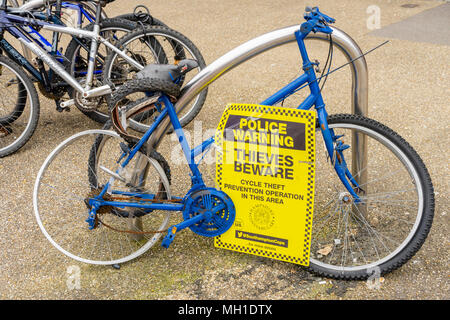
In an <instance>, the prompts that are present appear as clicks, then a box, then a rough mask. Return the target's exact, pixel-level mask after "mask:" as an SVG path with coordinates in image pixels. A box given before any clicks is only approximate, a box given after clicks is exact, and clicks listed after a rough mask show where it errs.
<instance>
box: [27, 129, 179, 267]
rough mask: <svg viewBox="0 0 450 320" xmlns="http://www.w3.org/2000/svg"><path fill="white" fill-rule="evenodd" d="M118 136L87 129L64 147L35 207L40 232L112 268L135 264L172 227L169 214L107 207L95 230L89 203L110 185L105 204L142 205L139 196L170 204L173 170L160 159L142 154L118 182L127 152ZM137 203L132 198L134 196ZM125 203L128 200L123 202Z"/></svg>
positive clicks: (52, 158)
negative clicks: (121, 161)
mask: <svg viewBox="0 0 450 320" xmlns="http://www.w3.org/2000/svg"><path fill="white" fill-rule="evenodd" d="M120 143H123V140H122V139H121V138H120V137H119V135H118V134H116V133H115V132H113V131H107V130H88V131H84V132H81V133H78V134H76V135H74V136H72V137H70V138H68V139H67V140H65V141H64V142H63V143H61V144H60V145H59V146H58V147H57V148H56V149H55V150H54V151H53V152H52V153H51V154H50V155H49V156H48V157H47V159H46V160H45V162H44V164H43V165H42V167H41V169H40V171H39V173H38V176H37V179H36V183H35V187H34V193H33V206H34V212H35V216H36V219H37V222H38V225H39V227H40V229H41V231H42V232H43V233H44V235H45V237H46V238H47V239H48V240H49V241H50V243H51V244H52V245H53V246H54V247H56V248H57V249H58V250H59V251H61V252H62V253H64V254H65V255H67V256H69V257H71V258H73V259H75V260H77V261H80V262H84V263H90V264H97V265H111V264H116V263H123V262H126V261H129V260H131V259H134V258H136V257H138V256H140V255H141V254H143V253H144V252H146V251H147V250H148V249H149V248H151V247H152V246H153V245H154V244H155V243H156V242H157V240H158V239H159V238H160V237H161V235H162V232H165V229H166V228H167V226H168V223H169V213H168V212H167V211H159V210H153V211H151V212H149V210H147V211H144V210H140V209H138V208H129V207H122V208H118V207H111V206H103V207H101V208H100V209H98V211H97V218H98V221H96V227H95V228H94V229H92V230H90V229H89V225H88V223H87V222H86V219H87V218H88V214H89V212H90V209H91V207H90V205H89V199H92V198H94V197H97V196H99V194H100V192H101V190H102V189H103V187H104V186H105V185H106V183H108V182H109V184H110V188H109V189H108V192H110V193H107V194H105V195H104V197H108V198H107V199H105V200H111V201H113V200H115V199H114V197H118V198H119V199H120V200H117V201H127V200H129V201H137V200H135V198H136V197H139V195H147V194H148V195H152V196H153V199H161V200H163V199H170V198H171V196H170V186H169V183H170V182H169V177H168V176H167V174H168V173H169V172H170V170H169V169H168V167H167V162H166V161H165V160H164V159H163V158H162V157H161V156H159V155H153V154H151V155H149V156H147V155H144V154H141V153H138V154H137V155H136V156H135V157H134V158H133V160H131V161H130V162H129V163H128V165H127V167H126V169H125V170H122V171H121V176H122V177H125V178H126V179H127V182H123V181H120V180H118V179H113V178H112V177H113V176H112V175H111V174H110V172H116V170H117V169H118V164H117V160H118V158H119V157H120V156H121V154H122V153H123V151H122V149H121V146H120ZM131 193H132V194H133V195H134V198H132V197H129V198H127V196H129V195H130V194H131ZM122 199H125V200H122Z"/></svg>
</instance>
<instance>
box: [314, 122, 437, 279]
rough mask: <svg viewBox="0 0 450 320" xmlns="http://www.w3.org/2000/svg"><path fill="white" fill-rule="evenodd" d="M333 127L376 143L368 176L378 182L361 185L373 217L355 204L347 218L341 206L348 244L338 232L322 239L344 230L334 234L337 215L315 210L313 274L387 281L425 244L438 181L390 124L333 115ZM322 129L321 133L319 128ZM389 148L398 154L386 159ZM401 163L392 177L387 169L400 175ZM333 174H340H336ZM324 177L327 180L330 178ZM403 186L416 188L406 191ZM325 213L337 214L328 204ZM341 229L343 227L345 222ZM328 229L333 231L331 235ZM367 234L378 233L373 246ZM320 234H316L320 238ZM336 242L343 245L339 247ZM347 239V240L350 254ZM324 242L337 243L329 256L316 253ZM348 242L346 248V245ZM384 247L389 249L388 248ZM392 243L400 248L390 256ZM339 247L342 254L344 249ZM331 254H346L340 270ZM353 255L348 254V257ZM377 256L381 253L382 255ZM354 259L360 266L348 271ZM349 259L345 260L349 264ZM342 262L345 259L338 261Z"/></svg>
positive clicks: (337, 208) (337, 211) (370, 159)
mask: <svg viewBox="0 0 450 320" xmlns="http://www.w3.org/2000/svg"><path fill="white" fill-rule="evenodd" d="M328 124H329V126H330V128H333V130H335V131H336V130H338V131H340V130H342V131H344V129H345V130H347V129H348V130H352V132H357V133H358V134H361V135H362V134H366V135H367V137H368V139H369V138H370V141H369V143H368V144H367V145H368V146H369V149H368V150H367V154H368V155H369V159H368V162H369V165H368V174H369V175H370V174H372V176H373V177H375V178H372V179H369V181H367V182H366V183H365V184H364V185H361V187H362V188H363V189H365V192H364V193H363V197H362V198H361V199H363V200H362V201H363V205H365V206H366V209H367V210H369V209H370V210H371V212H370V213H369V212H367V213H366V214H367V215H363V214H362V213H361V212H362V211H360V210H359V209H358V207H357V205H355V204H354V203H353V204H351V208H349V209H347V213H345V212H344V211H343V210H342V208H343V206H341V207H340V208H339V205H338V204H339V202H336V203H337V204H336V205H335V206H334V208H335V213H338V215H337V216H338V218H336V219H339V221H341V222H340V223H341V227H342V229H344V220H345V217H346V216H347V221H346V223H345V237H346V239H345V238H344V241H342V239H340V238H342V236H339V235H338V232H336V233H335V232H333V234H332V235H331V236H330V237H329V239H328V238H327V240H322V239H325V237H327V236H328V235H327V233H328V234H330V233H332V232H331V230H335V229H336V230H338V231H339V230H340V227H334V229H333V227H331V224H332V222H328V221H329V220H331V217H332V216H333V215H332V214H329V215H328V216H327V215H325V214H324V215H322V213H321V211H317V213H316V209H319V208H316V205H315V209H314V210H315V212H314V218H313V226H312V232H313V236H312V246H311V255H312V256H311V259H310V266H309V268H308V270H309V271H311V272H313V273H315V274H318V275H319V276H323V277H328V278H334V279H344V280H363V279H373V277H375V276H381V275H384V274H386V273H389V272H392V271H393V270H395V269H397V268H399V267H400V266H402V265H403V264H405V263H406V262H407V261H408V260H410V259H411V257H412V256H413V255H414V254H415V253H416V252H417V251H418V250H419V249H420V248H421V246H422V245H423V243H424V242H425V239H426V237H427V235H428V233H429V231H430V228H431V225H432V221H433V216H434V191H433V185H432V181H431V178H430V175H429V173H428V171H427V169H426V167H425V164H424V163H423V161H422V159H421V158H420V156H419V155H418V154H417V152H416V151H415V150H414V149H413V147H411V145H409V144H408V143H407V142H406V141H405V140H404V139H403V138H402V137H401V136H400V135H399V134H397V133H396V132H394V131H393V130H391V129H389V128H388V127H386V126H385V125H383V124H381V123H379V122H377V121H375V120H372V119H369V118H365V117H362V116H359V115H347V114H337V115H332V116H329V118H328ZM317 130H319V128H318V127H317ZM358 134H356V135H355V137H357V138H356V139H360V137H361V136H359V135H358ZM360 141H361V140H360ZM374 141H375V142H379V143H380V147H381V148H378V144H377V143H374ZM383 146H384V147H386V149H387V150H389V152H392V154H393V155H392V156H389V157H387V158H386V159H383V160H381V159H382V156H383V154H384V151H382V150H383V149H382V148H383ZM350 150H351V149H350ZM317 151H318V150H316V152H317ZM349 152H351V151H347V153H346V154H349ZM388 154H390V153H388ZM325 158H326V157H325V156H324V157H322V160H323V161H322V162H325V161H327V160H325ZM397 162H398V167H399V168H400V169H398V170H395V171H394V173H392V172H391V173H386V171H387V170H394V168H395V165H396V163H397ZM316 164H319V159H316ZM324 166H327V164H324ZM377 166H380V171H377ZM402 166H404V168H405V169H406V171H405V174H404V177H403V176H399V174H400V173H401V172H403V170H401V168H402ZM328 167H329V168H331V165H329V164H328ZM366 168H367V167H365V168H358V169H359V171H358V172H360V173H362V172H363V171H364V170H366ZM330 171H334V169H331V170H330ZM317 174H320V172H319V170H318V169H316V188H317V183H318V182H319V181H320V180H321V179H320V177H317ZM334 175H335V173H334ZM394 176H395V180H393V181H387V180H386V179H391V178H393V177H394ZM323 177H324V178H325V176H323ZM384 180H386V182H384ZM321 183H323V185H328V181H327V182H323V179H322V182H321ZM389 187H392V188H394V189H397V188H399V190H394V191H387V190H388V189H387V188H389ZM402 187H405V188H412V189H404V190H403V189H402ZM335 188H336V187H335ZM342 188H343V187H342ZM343 189H344V188H343ZM324 190H325V188H324ZM326 190H333V188H331V187H330V188H329V189H326ZM379 190H381V192H378V191H379ZM336 191H337V192H336V193H335V194H334V195H333V196H331V198H332V199H333V197H336V196H339V197H340V196H341V194H342V193H339V192H340V191H339V190H336ZM371 192H374V193H371ZM318 193H320V190H316V197H317V196H320V194H318ZM331 194H332V192H331ZM414 194H416V195H417V201H416V200H414V199H413V200H410V199H409V198H408V197H413V196H414ZM327 200H328V199H327ZM315 202H316V204H318V203H319V202H320V200H319V199H316V201H315ZM416 202H417V203H416ZM321 203H325V201H322V202H321ZM323 208H324V209H326V210H328V211H329V210H331V209H328V208H332V206H331V205H330V204H328V207H326V206H323ZM416 209H417V216H416V217H415V218H414V217H413V215H412V214H411V212H409V211H412V213H413V214H414V212H415V210H416ZM388 210H389V211H388ZM324 212H325V211H324ZM335 216H336V215H335ZM325 218H326V219H325ZM341 218H342V220H341ZM315 219H318V221H315ZM353 221H356V223H354V226H355V227H354V228H355V229H353V230H351V228H352V226H351V223H353ZM325 223H326V224H325ZM322 225H323V226H324V227H323V229H318V226H322ZM337 225H338V226H339V222H338V224H337ZM405 225H406V227H405ZM410 225H412V227H411V230H409V231H408V228H409V227H408V226H410ZM326 226H328V227H326ZM315 227H316V228H315ZM327 228H328V230H329V231H328V232H325V230H326V229H327ZM377 228H378V229H377ZM381 228H385V229H386V231H384V229H383V233H382V232H381V231H380V230H381ZM364 229H365V230H364ZM355 230H356V231H355ZM343 231H344V230H343ZM364 231H366V233H367V235H366V237H367V236H371V234H373V237H372V239H367V241H368V243H369V244H368V245H366V244H363V243H362V241H363V240H364V239H365V238H364V235H363V232H364ZM407 232H408V233H407ZM402 233H405V234H406V233H407V235H406V237H405V238H404V239H403V236H402V235H400V234H402ZM314 235H316V239H315V236H314ZM333 236H334V237H335V238H334V239H333V238H332V237H333ZM352 237H353V238H352ZM395 237H399V238H400V239H399V240H397V238H395ZM319 238H320V240H319ZM356 239H360V240H361V241H360V242H359V243H358V242H357V240H356ZM394 239H395V240H394ZM336 240H339V242H337V241H336ZM345 240H346V241H347V249H346V246H345ZM369 240H371V242H372V243H370V242H369ZM333 241H334V243H333ZM377 241H378V242H380V247H381V248H380V247H378V248H377V246H376V243H377ZM400 241H401V242H400ZM320 242H322V244H323V243H331V245H330V246H329V247H328V249H327V250H325V251H317V252H316V250H317V249H318V248H320V247H319V245H318V243H320ZM343 242H344V244H342V243H343ZM352 243H353V246H352ZM355 243H356V245H355ZM381 243H382V244H383V245H384V246H385V247H386V248H382V246H381ZM391 243H395V246H397V244H398V243H400V244H399V245H398V247H395V248H394V249H392V251H389V250H387V249H390V248H388V247H390V246H391ZM392 246H394V245H392ZM339 247H340V248H341V249H338V248H339ZM342 247H343V249H342ZM372 247H373V248H372ZM357 248H359V250H360V251H361V254H358V250H356V249H357ZM361 248H363V249H365V248H369V249H370V250H371V255H372V256H376V257H377V258H376V259H378V260H375V261H372V262H370V261H369V260H368V259H369V258H370V257H371V255H369V254H366V255H365V256H364V254H362V250H361ZM330 249H331V250H336V251H335V253H338V254H340V255H341V257H340V258H341V259H340V261H341V265H340V266H338V265H333V264H331V263H330V262H328V263H326V259H327V256H329V261H335V260H333V257H332V256H330V254H331V252H332V251H329V250H330ZM339 250H340V251H339ZM347 250H348V254H347V253H345V252H346V251H347ZM385 250H387V251H389V252H387V253H386V256H381V254H383V252H384V251H385ZM326 251H328V252H326ZM352 251H355V252H352ZM374 251H377V252H376V254H375V253H374ZM333 254H334V253H333ZM323 255H325V256H323ZM361 255H362V257H361ZM350 256H351V258H352V259H348V260H351V261H350V263H351V262H353V263H355V266H348V267H347V266H344V265H343V262H342V261H343V260H344V263H345V262H346V261H348V260H347V258H349V257H350ZM344 257H345V259H343V258H344ZM336 258H339V257H338V256H336ZM321 259H323V260H321ZM336 261H339V260H336ZM360 261H364V262H362V264H359V265H356V264H357V262H358V263H360ZM369 262H370V263H369ZM371 277H372V278H371Z"/></svg>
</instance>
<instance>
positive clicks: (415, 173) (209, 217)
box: [33, 8, 434, 279]
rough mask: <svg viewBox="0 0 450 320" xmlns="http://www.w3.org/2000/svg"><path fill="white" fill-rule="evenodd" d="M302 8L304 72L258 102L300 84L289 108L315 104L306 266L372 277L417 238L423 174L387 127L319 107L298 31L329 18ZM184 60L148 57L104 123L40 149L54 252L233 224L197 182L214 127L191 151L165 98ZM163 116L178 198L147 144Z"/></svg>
mask: <svg viewBox="0 0 450 320" xmlns="http://www.w3.org/2000/svg"><path fill="white" fill-rule="evenodd" d="M304 18H305V20H306V21H305V22H303V23H302V24H301V25H300V26H298V28H296V31H295V37H296V42H297V44H298V48H299V50H300V54H301V57H302V68H303V71H304V74H302V75H301V76H300V77H298V78H297V79H295V80H294V81H293V82H291V83H289V84H288V85H287V86H285V87H284V88H282V89H281V90H279V91H277V92H276V93H275V94H273V95H272V96H271V97H269V98H268V99H266V100H264V101H262V102H261V104H263V105H275V104H277V103H280V102H282V101H283V100H284V99H286V98H287V97H288V96H289V95H292V94H293V93H295V92H296V91H297V90H299V89H300V88H302V87H308V88H309V90H310V95H309V96H308V97H307V98H306V99H305V100H304V101H303V102H302V103H300V104H299V107H298V108H299V109H302V110H308V109H311V108H313V107H314V109H315V110H316V113H317V125H316V131H317V134H316V139H317V143H316V146H317V148H316V149H317V150H316V156H315V159H316V173H315V176H316V186H315V204H314V206H315V207H314V219H313V226H312V239H311V241H312V243H311V258H310V266H309V270H311V271H312V272H314V273H317V274H319V275H321V276H326V277H332V278H337V279H367V278H368V277H370V276H371V275H373V274H374V273H376V274H379V275H382V274H385V273H388V272H391V271H392V270H394V269H396V268H398V267H400V266H401V265H403V264H404V263H405V262H406V261H408V260H409V259H410V258H411V257H412V256H413V255H414V254H415V253H416V252H417V251H418V250H419V248H420V247H421V245H422V244H423V243H424V241H425V238H426V237H427V234H428V232H429V230H430V227H431V223H432V220H433V214H434V194H433V187H432V183H431V179H430V176H429V174H428V171H427V169H426V167H425V165H424V164H423V162H422V160H421V159H420V157H419V155H418V154H417V153H416V152H415V151H414V149H413V148H412V147H411V146H410V145H409V144H408V143H407V142H406V141H405V140H404V139H403V138H401V137H400V136H399V135H398V134H397V133H395V132H394V131H392V130H391V129H389V128H387V127H386V126H384V125H382V124H381V123H379V122H377V121H375V120H372V119H368V118H366V117H363V116H359V115H347V114H336V115H328V113H327V111H326V108H325V104H324V102H323V98H322V90H321V89H322V87H323V84H324V82H322V83H321V84H322V86H321V85H320V83H319V82H320V80H322V81H323V80H324V79H325V77H324V76H320V77H317V75H316V70H315V65H316V64H317V63H316V62H312V61H311V60H310V59H309V57H308V53H307V49H306V47H305V43H304V39H305V38H306V36H307V35H308V34H310V33H311V32H314V33H315V32H321V33H325V34H327V35H328V37H329V39H330V42H332V38H333V29H332V28H330V26H329V25H330V24H332V23H334V19H332V18H330V17H328V16H327V15H325V14H323V13H321V12H320V11H319V9H318V8H308V9H307V12H306V13H305V15H304ZM330 47H331V46H330ZM330 56H331V54H330ZM330 60H331V58H330ZM194 67H195V61H192V60H183V61H180V62H179V63H178V64H177V65H165V66H162V65H149V66H147V67H146V68H144V69H143V70H142V71H141V72H139V73H138V74H137V79H135V80H132V81H128V82H127V83H126V84H124V85H123V86H121V87H120V88H119V89H118V90H117V91H116V92H115V93H114V94H113V97H112V101H111V103H110V107H111V121H112V126H113V127H114V129H115V130H114V131H106V130H89V131H84V132H81V133H78V134H76V135H74V136H72V137H70V138H68V139H67V140H65V141H64V142H63V143H61V144H60V145H59V146H58V147H57V148H56V149H55V150H54V151H53V152H52V153H51V154H50V155H49V156H48V157H47V159H46V160H45V162H44V164H43V165H42V167H41V169H40V171H39V173H38V176H37V180H36V183H35V189H34V195H33V203H34V210H35V215H36V218H37V222H38V224H39V226H40V228H41V230H42V232H43V233H44V235H45V236H46V238H47V239H48V240H49V241H50V242H51V243H52V245H54V246H55V247H56V248H57V249H58V250H59V251H61V252H62V253H64V254H66V255H68V256H69V257H71V258H73V259H76V260H78V261H82V262H85V263H91V264H102V265H109V264H117V263H123V262H125V261H129V260H131V259H134V258H136V257H138V256H139V255H141V254H143V253H144V252H146V251H147V250H148V249H149V248H150V247H152V246H153V245H154V244H155V243H157V241H158V240H159V239H160V238H161V236H162V235H164V238H163V240H162V246H163V247H166V248H167V247H169V246H170V244H171V243H172V241H173V240H174V238H175V237H176V235H177V234H178V233H179V232H181V231H182V230H184V229H186V228H190V229H191V230H192V231H193V232H194V233H196V234H199V235H202V236H207V237H215V236H218V235H220V234H222V233H224V232H225V231H227V230H228V229H229V228H230V226H231V225H232V224H233V222H234V218H235V215H236V212H235V208H234V205H233V202H232V200H231V199H230V197H228V196H227V194H226V193H225V192H223V191H221V190H218V189H216V188H214V187H213V185H210V184H207V183H206V182H205V177H204V175H202V173H203V171H201V170H200V164H199V161H198V158H201V159H202V158H203V156H204V155H205V152H207V151H209V150H212V149H214V148H213V147H214V145H215V144H214V137H211V138H210V139H208V140H206V141H204V142H203V143H202V144H201V145H199V146H197V147H195V148H192V149H191V148H190V146H189V145H188V142H187V141H186V137H185V134H184V131H183V129H182V126H181V124H180V121H179V117H178V115H177V110H176V107H175V105H176V101H177V99H178V101H180V100H181V99H182V97H183V90H181V89H180V86H179V85H178V84H177V83H176V82H177V80H178V79H180V78H181V77H183V76H184V75H185V74H186V73H188V72H189V70H190V69H191V68H194ZM180 90H181V91H180ZM174 104H175V105H174ZM149 110H153V114H152V116H153V122H152V124H151V126H150V127H149V129H148V130H147V131H146V132H145V134H143V135H142V136H139V135H138V134H136V133H135V132H133V131H132V130H130V126H129V125H128V124H129V121H132V120H133V119H134V117H136V116H137V115H139V114H140V113H145V112H148V111H149ZM255 116H256V117H257V115H255ZM167 123H170V124H171V126H173V128H174V131H175V134H176V135H177V137H178V141H179V143H180V145H181V149H182V151H183V154H184V156H185V158H186V161H187V164H188V168H189V175H190V177H191V184H190V186H186V188H187V191H186V192H185V193H183V194H182V195H181V196H176V195H175V194H173V193H172V191H171V171H170V167H169V163H168V162H167V161H166V160H165V159H164V157H163V156H162V155H161V154H160V153H158V152H157V151H156V150H155V148H154V145H153V144H152V143H149V141H151V140H152V137H153V136H154V135H155V134H157V133H158V130H159V129H161V128H163V129H165V130H166V131H167V129H168V127H167V126H166V127H165V128H164V127H163V126H164V125H165V124H167ZM320 139H321V140H323V142H324V145H325V147H324V148H323V149H321V148H319V146H320V145H322V144H321V143H318V142H319V141H318V140H320ZM216 152H220V150H216ZM364 156H367V159H368V160H367V162H365V161H363V160H362V159H363V158H364ZM201 159H200V160H201ZM86 164H88V165H87V166H86ZM243 175H244V173H243ZM249 177H250V176H249ZM176 187H177V189H179V188H180V187H181V186H180V185H176ZM177 212H181V216H182V219H181V222H179V223H175V224H172V225H171V224H170V223H169V218H170V217H171V216H173V215H174V214H175V213H177Z"/></svg>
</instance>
